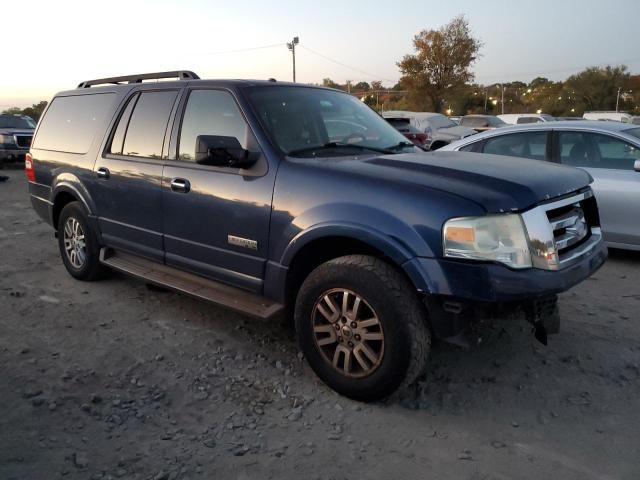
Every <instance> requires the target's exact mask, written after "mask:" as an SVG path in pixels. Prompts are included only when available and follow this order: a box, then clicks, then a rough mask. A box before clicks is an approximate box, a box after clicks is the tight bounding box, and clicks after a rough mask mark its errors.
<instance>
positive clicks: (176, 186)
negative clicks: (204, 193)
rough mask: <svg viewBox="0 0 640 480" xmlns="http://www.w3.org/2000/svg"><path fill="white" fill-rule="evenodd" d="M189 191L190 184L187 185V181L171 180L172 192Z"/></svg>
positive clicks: (181, 179)
mask: <svg viewBox="0 0 640 480" xmlns="http://www.w3.org/2000/svg"><path fill="white" fill-rule="evenodd" d="M190 189H191V184H190V183H189V180H186V179H184V178H174V179H173V180H171V190H173V191H174V192H180V193H188V192H189V190H190Z"/></svg>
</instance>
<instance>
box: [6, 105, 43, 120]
mask: <svg viewBox="0 0 640 480" xmlns="http://www.w3.org/2000/svg"><path fill="white" fill-rule="evenodd" d="M46 107H47V102H46V101H44V100H43V101H41V102H39V103H34V104H33V105H31V106H30V107H27V108H20V107H11V108H8V109H6V110H4V111H3V112H2V113H4V114H8V115H26V116H27V117H31V118H33V120H34V121H36V122H37V121H38V120H39V119H40V116H41V115H42V112H44V109H45V108H46Z"/></svg>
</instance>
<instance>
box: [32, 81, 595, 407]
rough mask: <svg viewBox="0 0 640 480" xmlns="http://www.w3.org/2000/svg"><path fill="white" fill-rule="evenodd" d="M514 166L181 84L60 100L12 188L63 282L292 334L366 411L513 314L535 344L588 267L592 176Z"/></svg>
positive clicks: (279, 95) (380, 125)
mask: <svg viewBox="0 0 640 480" xmlns="http://www.w3.org/2000/svg"><path fill="white" fill-rule="evenodd" d="M167 78H179V79H180V80H177V81H161V80H163V79H165V80H166V79H167ZM143 80H158V81H157V82H143ZM337 120H342V121H344V122H353V123H357V124H358V125H360V126H361V127H362V129H361V130H362V131H359V132H355V133H353V134H347V136H346V137H344V138H342V139H336V138H333V139H331V138H330V136H329V134H328V132H327V127H326V122H327V121H331V122H335V121H337ZM362 132H366V133H362ZM514 161H515V162H519V164H518V165H510V164H509V163H506V164H505V162H504V159H503V158H502V157H497V156H493V157H487V158H485V159H483V158H477V156H475V155H471V154H467V153H451V152H448V153H442V154H440V153H437V152H436V153H425V152H422V151H421V150H420V149H418V148H416V147H415V146H414V145H413V144H411V143H409V142H407V140H406V139H405V137H403V136H402V135H401V134H400V133H399V132H397V131H396V130H395V129H394V128H393V127H392V126H391V125H389V124H388V123H387V122H386V121H384V120H383V119H382V118H381V117H380V116H379V115H377V114H376V113H375V112H374V111H373V110H371V109H370V108H369V107H367V106H366V105H365V104H363V103H362V102H361V101H359V100H358V99H357V98H355V97H353V96H351V95H349V94H347V93H344V92H339V91H336V90H332V89H326V88H322V87H315V86H305V85H300V84H295V83H281V82H276V81H255V80H246V81H243V80H200V79H199V78H198V76H197V75H196V74H194V73H193V72H188V71H179V72H163V73H158V74H143V75H132V76H125V77H114V78H107V79H98V80H90V81H85V82H82V83H81V84H80V86H79V88H77V89H74V90H70V91H66V92H61V93H58V94H57V95H55V97H54V98H53V100H52V101H51V103H49V105H48V106H47V109H46V111H45V112H44V115H43V117H42V119H41V121H40V123H39V126H38V128H37V131H36V134H35V137H34V142H33V145H32V147H31V151H30V153H29V154H28V155H27V159H26V162H25V171H26V175H27V178H28V185H29V192H30V195H31V202H32V205H33V207H34V209H35V210H36V212H37V213H38V214H39V215H40V216H41V217H42V218H43V219H45V220H46V221H47V222H49V223H50V224H51V225H52V226H53V227H54V229H55V230H56V235H57V238H58V246H59V249H60V254H61V257H62V262H63V263H64V266H65V267H66V269H67V271H68V272H69V274H70V275H72V276H73V277H75V278H77V279H79V280H94V279H97V278H99V277H100V276H101V275H103V274H104V273H105V269H108V268H110V269H114V270H118V271H122V272H125V273H127V274H129V275H133V276H136V277H139V278H141V279H143V280H144V281H146V282H149V283H154V284H158V285H161V286H164V287H167V288H172V289H175V290H178V291H181V292H184V293H188V294H190V295H193V296H195V297H199V298H202V299H206V300H209V301H212V302H215V303H218V304H220V305H223V306H226V307H229V308H233V309H236V310H238V311H240V312H243V313H245V314H249V315H253V316H257V317H261V318H271V317H273V316H275V315H277V314H279V313H281V312H282V313H285V314H291V315H292V317H293V320H294V323H295V327H296V332H297V337H298V342H299V344H300V348H301V350H302V352H303V353H304V356H305V358H306V359H307V361H308V363H309V365H310V366H311V368H312V369H313V370H314V371H315V372H316V374H317V375H318V376H319V377H320V378H321V379H322V380H324V381H325V382H326V383H327V384H328V385H329V386H331V387H332V388H334V389H335V390H336V391H338V392H340V393H341V394H343V395H347V396H349V397H351V398H355V399H359V400H374V399H378V398H381V397H384V396H386V395H388V394H390V393H391V392H393V391H394V390H396V389H397V388H398V387H399V386H401V385H407V384H409V383H411V381H413V380H414V379H415V378H416V377H417V376H418V375H419V374H420V373H421V372H423V371H424V369H425V367H426V362H427V356H428V353H429V349H430V344H431V338H432V337H435V338H441V339H444V340H447V341H450V342H454V343H458V344H461V343H462V344H465V343H466V344H468V342H469V341H470V340H469V335H471V332H472V330H471V329H470V327H471V326H472V324H473V321H474V320H475V319H476V318H478V316H479V315H481V314H482V315H484V314H488V313H490V312H496V311H498V310H500V311H509V310H510V309H517V311H522V310H523V311H524V312H525V315H526V317H527V319H528V320H529V321H530V322H531V323H532V324H533V325H534V327H535V331H536V336H537V338H538V339H540V340H541V341H543V342H546V335H547V333H554V332H556V331H557V329H558V322H559V316H558V312H557V305H556V301H557V298H556V294H558V293H559V292H562V291H564V290H566V289H568V288H570V287H571V286H573V285H575V284H577V283H579V282H581V281H582V280H584V279H586V278H587V277H588V276H589V275H591V274H592V273H593V272H594V271H595V270H597V269H598V268H599V267H600V266H601V265H602V263H603V262H604V261H605V258H606V247H605V246H604V244H603V242H602V241H601V234H600V227H599V220H598V211H597V205H596V202H595V198H594V197H593V194H592V192H591V188H590V187H589V182H590V181H591V179H590V177H589V175H588V174H587V173H585V172H583V171H581V170H578V169H574V168H566V167H561V166H557V165H551V164H542V163H539V162H533V161H529V162H526V161H523V160H517V159H516V160H514ZM569 211H571V212H574V213H575V217H576V220H575V222H574V223H572V224H571V225H572V228H573V230H569V229H566V231H565V230H564V229H563V230H559V228H560V227H559V225H565V223H566V222H567V218H568V217H567V212H569ZM554 230H555V233H554ZM78 288H83V289H84V288H86V287H80V286H79V287H78ZM113 301H119V300H118V299H114V300H113ZM521 309H522V310H521ZM482 312H484V313H482ZM485 318H486V317H485Z"/></svg>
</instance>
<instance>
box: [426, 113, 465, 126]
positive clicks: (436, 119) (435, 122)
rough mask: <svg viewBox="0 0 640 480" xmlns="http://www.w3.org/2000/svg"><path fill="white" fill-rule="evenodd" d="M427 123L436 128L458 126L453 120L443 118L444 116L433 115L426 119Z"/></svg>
mask: <svg viewBox="0 0 640 480" xmlns="http://www.w3.org/2000/svg"><path fill="white" fill-rule="evenodd" d="M427 121H428V122H429V123H430V124H431V126H432V127H434V128H436V129H438V128H449V127H457V126H458V124H457V123H456V122H454V121H453V120H451V119H449V118H447V117H445V116H444V115H433V116H431V117H428V118H427Z"/></svg>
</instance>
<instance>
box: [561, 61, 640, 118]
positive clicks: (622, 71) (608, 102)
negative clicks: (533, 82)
mask: <svg viewBox="0 0 640 480" xmlns="http://www.w3.org/2000/svg"><path fill="white" fill-rule="evenodd" d="M629 81H630V75H629V73H627V67H626V66H624V65H620V66H617V67H612V66H610V65H609V66H607V67H605V68H601V67H591V68H587V69H586V70H583V71H582V72H580V73H577V74H575V75H572V76H570V77H569V78H568V79H567V81H566V82H565V86H566V87H567V90H569V91H571V92H575V95H576V97H577V99H578V100H579V108H580V109H582V110H583V111H585V110H614V109H615V107H616V97H617V95H618V88H620V89H621V90H624V89H626V87H627V85H628V84H629Z"/></svg>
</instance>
